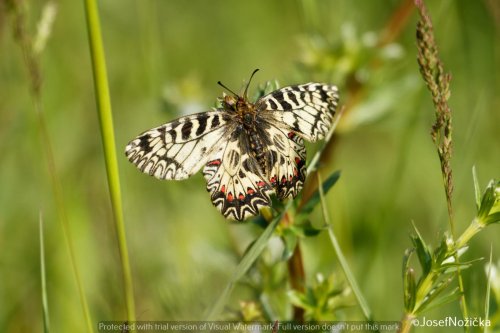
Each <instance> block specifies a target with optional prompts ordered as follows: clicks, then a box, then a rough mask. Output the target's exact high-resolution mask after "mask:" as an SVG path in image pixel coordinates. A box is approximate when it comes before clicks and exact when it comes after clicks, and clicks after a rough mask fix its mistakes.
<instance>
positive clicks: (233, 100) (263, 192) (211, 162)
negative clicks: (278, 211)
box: [126, 83, 338, 220]
mask: <svg viewBox="0 0 500 333" xmlns="http://www.w3.org/2000/svg"><path fill="white" fill-rule="evenodd" d="M337 102H338V95H337V88H336V87H335V86H331V85H327V84H322V83H307V84H302V85H296V86H288V87H284V88H282V89H278V90H276V91H274V92H272V93H270V94H268V95H266V96H263V97H261V98H260V99H258V100H257V101H256V102H255V103H251V102H249V101H248V98H247V97H246V90H245V93H244V94H243V96H238V95H235V96H225V97H224V98H223V100H222V107H221V108H218V109H216V110H213V111H207V112H203V113H199V114H194V115H191V116H186V117H182V118H179V119H177V120H174V121H172V122H169V123H166V124H164V125H161V126H159V127H157V128H153V129H151V130H148V131H146V132H144V133H142V134H141V135H139V136H138V137H137V138H136V139H134V140H132V141H131V142H130V143H129V144H128V145H127V147H126V155H127V157H128V159H129V160H130V161H131V162H132V163H134V164H135V165H136V166H137V167H138V168H139V169H140V170H141V171H142V172H144V173H147V174H150V175H152V176H155V177H157V178H159V179H176V180H180V179H185V178H188V177H189V176H191V175H192V174H194V173H195V172H196V171H198V170H199V169H201V168H203V175H204V177H205V179H206V181H207V190H208V192H210V194H211V199H212V203H213V204H214V205H215V206H216V207H217V208H218V209H219V210H220V211H221V213H222V214H223V215H224V217H226V218H229V219H235V220H244V219H246V218H248V217H250V216H254V215H257V214H258V213H259V209H260V208H261V207H263V206H269V205H270V197H269V195H270V194H273V193H274V194H276V196H277V197H278V199H280V200H283V199H286V198H288V197H293V198H294V197H295V196H296V195H297V194H298V193H299V192H300V190H301V189H302V186H303V183H304V181H305V177H306V168H305V160H306V151H305V147H304V142H303V138H304V139H307V140H308V141H316V140H318V139H322V138H323V137H324V136H325V135H326V133H327V132H328V130H329V128H330V126H331V123H332V119H333V114H334V112H335V108H336V106H337Z"/></svg>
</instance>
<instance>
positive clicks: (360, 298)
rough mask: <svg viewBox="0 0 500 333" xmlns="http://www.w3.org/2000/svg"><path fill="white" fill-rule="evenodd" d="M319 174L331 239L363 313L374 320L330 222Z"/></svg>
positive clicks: (322, 204)
mask: <svg viewBox="0 0 500 333" xmlns="http://www.w3.org/2000/svg"><path fill="white" fill-rule="evenodd" d="M317 175H318V184H319V185H318V189H319V197H320V200H321V208H322V210H323V219H324V220H325V224H326V225H327V226H328V235H329V236H330V241H331V243H332V246H333V249H334V251H335V254H336V256H337V258H338V260H339V263H340V267H342V270H343V271H344V275H345V277H346V279H347V281H348V282H349V285H350V286H351V288H352V291H353V293H354V296H355V297H356V299H357V301H358V304H359V306H360V307H361V310H362V311H363V314H364V316H365V318H366V319H367V320H369V321H370V320H372V312H371V310H370V307H369V305H368V302H367V301H366V299H365V297H364V296H363V293H362V292H361V289H360V288H359V285H358V283H357V282H356V278H355V277H354V274H353V273H352V271H351V268H350V267H349V264H348V263H347V259H346V258H345V256H344V253H343V252H342V249H341V248H340V244H339V242H338V240H337V237H336V236H335V233H334V232H333V226H332V225H331V223H330V216H329V214H328V210H327V208H326V202H325V195H324V193H323V186H321V184H323V180H322V179H321V174H320V172H318V173H317Z"/></svg>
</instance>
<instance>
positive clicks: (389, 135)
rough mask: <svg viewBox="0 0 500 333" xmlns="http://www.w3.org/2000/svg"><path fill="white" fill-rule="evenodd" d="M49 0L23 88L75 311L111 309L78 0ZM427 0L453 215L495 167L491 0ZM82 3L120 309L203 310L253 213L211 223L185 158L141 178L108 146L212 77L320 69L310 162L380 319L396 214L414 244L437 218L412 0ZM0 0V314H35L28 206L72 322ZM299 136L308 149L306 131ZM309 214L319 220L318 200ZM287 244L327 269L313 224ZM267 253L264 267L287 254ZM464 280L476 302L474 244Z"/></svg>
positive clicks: (395, 313) (14, 47)
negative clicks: (92, 8)
mask: <svg viewBox="0 0 500 333" xmlns="http://www.w3.org/2000/svg"><path fill="white" fill-rule="evenodd" d="M20 4H21V6H20V8H21V11H22V13H23V15H24V19H25V20H26V25H25V29H26V32H27V33H28V34H30V35H31V36H32V38H35V37H34V35H35V32H36V29H37V24H38V22H39V21H40V18H41V17H42V16H43V15H42V12H43V8H44V6H45V5H46V2H45V1H43V2H42V1H36V2H35V1H24V2H23V1H21V2H20ZM52 4H55V5H56V8H57V13H56V16H55V19H54V22H53V25H52V27H51V30H50V35H49V36H48V39H47V43H46V46H45V48H44V49H43V52H42V53H40V54H39V61H40V66H41V69H42V80H43V84H42V105H43V109H44V112H45V117H46V121H47V125H48V130H49V133H50V136H51V139H52V143H53V147H52V148H53V151H54V155H55V159H56V167H57V171H58V173H59V176H60V178H61V182H62V187H63V193H64V203H65V205H66V208H67V212H68V219H69V221H70V226H71V234H72V236H73V241H74V245H75V248H76V257H77V264H78V266H79V269H80V272H81V274H82V281H83V287H84V289H85V293H86V295H87V298H88V302H89V308H90V311H91V316H92V319H93V321H94V322H96V323H97V322H98V321H101V320H125V319H126V313H125V306H124V296H123V292H122V277H121V266H120V260H119V253H118V248H117V241H116V236H115V229H114V224H113V222H112V212H111V208H110V200H109V193H108V188H107V180H106V172H105V165H104V159H103V150H102V143H101V136H100V131H99V123H98V118H97V112H96V104H95V96H94V86H93V78H92V71H91V66H90V56H89V47H88V41H87V31H86V25H85V19H84V8H83V4H81V3H79V2H78V1H58V2H52ZM428 6H429V10H430V13H431V16H432V18H433V21H434V27H435V33H436V38H437V43H438V45H439V47H440V49H439V50H440V55H441V58H442V60H443V62H444V64H445V69H446V70H447V71H449V72H451V73H452V75H453V79H452V82H451V93H452V96H451V99H450V103H451V107H452V110H453V127H454V132H453V134H454V156H453V160H452V166H453V171H454V185H455V193H454V201H453V203H454V211H455V221H456V229H457V233H460V232H461V231H463V230H464V229H465V228H466V227H467V225H468V224H469V223H470V221H471V220H472V218H473V217H474V216H475V204H474V202H475V201H474V190H473V182H472V173H471V169H472V166H473V165H475V166H476V168H477V171H478V174H479V180H480V184H481V186H482V187H483V188H484V186H486V184H487V182H488V181H489V179H491V178H495V177H499V175H500V173H499V172H500V168H499V167H500V153H499V152H500V149H499V148H500V126H499V124H500V112H499V106H500V98H499V94H498V92H499V85H498V80H499V78H500V75H499V74H500V68H499V64H500V50H499V47H500V43H499V42H500V39H499V36H500V35H499V32H500V30H499V29H500V4H499V2H498V1H494V0H484V1H466V0H462V1H451V0H448V1H428ZM99 9H100V16H101V24H102V33H103V39H104V46H105V51H106V58H107V65H108V75H109V80H110V82H109V83H110V91H111V99H112V106H113V115H114V125H115V133H116V140H117V151H118V157H119V167H120V176H121V186H122V192H123V205H124V213H125V223H126V231H127V241H128V246H129V251H130V261H131V266H132V273H133V281H134V290H135V299H136V310H137V311H136V312H137V318H138V319H139V320H174V319H175V320H201V319H203V318H204V314H205V313H206V311H207V309H209V308H211V307H212V306H213V303H214V302H215V300H216V298H217V296H218V295H219V294H220V293H221V291H222V289H223V288H224V286H225V284H226V282H227V281H228V280H229V278H230V276H231V272H232V270H233V269H234V267H235V266H236V264H237V263H238V262H239V260H240V258H241V255H242V253H243V252H244V251H245V249H246V248H247V247H248V246H249V244H250V243H251V242H252V241H253V240H254V239H255V238H256V237H258V235H259V234H260V233H261V229H260V228H259V227H258V226H256V225H255V224H253V223H240V224H231V223H228V222H227V221H225V220H224V219H223V218H222V216H221V214H220V213H219V212H218V211H217V210H216V209H215V208H214V207H213V206H212V204H211V203H210V200H209V196H208V194H207V192H206V190H205V182H204V180H203V177H202V176H201V175H200V174H198V175H196V176H194V177H192V178H191V179H189V180H186V181H180V182H173V181H172V182H160V181H158V180H156V179H154V178H152V177H148V176H145V175H143V174H142V173H140V172H138V171H137V170H136V168H135V167H134V166H133V165H131V164H130V163H129V162H128V161H127V160H126V158H125V156H124V154H123V150H124V147H125V145H126V144H127V142H128V141H129V140H131V139H133V138H134V137H135V136H136V135H138V134H139V133H140V132H142V131H144V130H146V129H148V128H151V127H153V126H157V125H159V124H161V123H164V122H167V121H170V120H172V119H174V118H175V117H178V116H180V115H183V114H187V113H193V112H199V111H203V110H207V109H208V108H209V107H212V106H213V105H214V102H215V99H216V97H218V96H221V93H222V89H221V87H219V86H218V85H217V84H216V82H217V81H218V80H221V81H222V82H223V83H224V84H226V85H227V86H229V87H231V88H232V89H234V90H239V89H240V88H241V87H242V86H243V83H244V82H245V80H247V79H248V77H249V75H250V73H251V72H252V70H253V69H255V68H260V69H261V71H260V72H259V73H258V74H257V76H256V77H255V78H254V82H253V87H251V90H253V91H255V90H256V87H257V86H258V85H264V84H265V82H266V81H272V80H278V81H279V83H280V84H281V85H288V84H295V83H304V82H308V81H319V82H329V83H333V84H336V85H338V86H339V88H340V96H341V104H342V105H346V107H347V108H346V115H345V116H344V117H343V119H342V120H341V123H340V125H339V129H338V131H337V134H336V136H335V144H334V145H332V146H331V147H330V149H329V151H328V154H329V162H328V163H327V164H324V165H322V166H321V172H322V175H323V178H326V176H327V175H328V174H330V173H331V172H333V171H335V170H341V172H342V174H341V178H340V180H339V182H338V183H337V184H336V185H335V186H334V188H333V189H332V190H331V191H330V192H329V193H328V195H327V201H328V210H329V212H330V215H331V219H332V222H333V224H334V229H335V232H336V235H337V237H338V238H339V241H340V243H341V244H340V245H341V247H342V249H343V250H344V252H345V255H346V257H347V259H348V262H349V264H350V266H351V268H352V269H353V271H354V274H355V276H356V278H357V280H358V282H359V284H360V287H361V289H362V291H363V294H364V295H365V297H366V298H367V300H368V303H369V304H370V306H371V308H372V310H373V312H374V318H375V319H376V320H399V319H400V318H401V315H402V313H403V300H402V279H401V262H402V257H403V254H404V251H405V249H406V248H409V247H411V242H410V239H409V237H408V236H409V234H410V233H411V232H412V230H413V229H412V222H414V223H415V225H416V226H417V227H418V228H419V230H420V232H421V233H422V234H423V237H424V238H425V239H426V240H427V241H428V242H429V243H433V244H435V243H436V242H437V241H438V240H439V238H440V236H439V235H440V234H441V233H442V232H444V231H445V230H447V229H448V228H449V226H448V217H447V211H446V201H445V196H444V190H443V185H442V180H441V173H440V167H439V160H438V157H437V154H436V150H435V147H434V145H433V143H432V141H431V138H430V135H429V133H430V127H431V125H432V123H433V122H434V109H433V106H432V102H431V98H430V95H429V93H428V91H427V90H426V89H425V85H424V83H423V81H422V80H421V78H420V75H419V70H418V66H417V62H416V47H415V23H416V20H417V13H416V11H415V10H414V8H413V7H412V4H411V2H409V1H380V0H378V1H347V0H344V1H312V0H311V1H307V0H304V1H285V0H278V1H266V0H258V1H245V2H244V1H240V2H236V1H227V0H226V1H223V0H212V1H202V0H193V1H159V0H156V1H154V0H147V1H131V0H122V1H100V3H99ZM0 10H1V15H0V29H1V30H0V50H1V52H0V78H1V80H0V155H1V156H2V159H1V163H0V331H1V332H28V331H31V332H34V331H41V330H42V311H41V286H40V258H39V231H38V221H39V214H40V213H41V214H42V216H43V220H44V236H45V242H46V243H45V245H46V252H45V256H46V257H45V264H46V269H47V272H46V274H47V292H48V303H49V311H50V313H49V315H50V320H51V328H52V331H53V332H70V331H72V332H79V331H84V330H85V329H84V327H85V323H84V318H83V315H82V310H81V306H80V300H79V296H78V292H77V287H76V284H75V280H74V276H73V273H72V270H71V267H70V259H69V255H68V250H67V246H66V243H65V240H64V236H63V232H62V228H61V224H60V223H59V221H58V217H57V211H56V208H55V204H54V200H53V196H52V191H51V187H50V180H49V173H48V170H47V166H46V165H47V164H46V160H45V156H44V153H43V149H42V146H41V145H42V141H41V139H40V133H39V130H38V123H37V120H36V115H35V111H34V108H33V101H32V98H31V96H30V93H29V80H30V78H29V75H28V71H27V69H26V66H25V65H24V62H23V53H22V52H21V49H20V47H19V44H18V43H16V40H15V38H14V37H13V36H14V30H15V27H16V21H15V17H16V13H15V11H14V10H13V9H12V7H11V6H9V5H8V2H3V3H2V5H0ZM308 148H309V150H308V155H309V156H312V154H313V152H314V150H315V149H316V148H317V146H315V145H308ZM311 220H312V221H313V223H315V224H317V225H320V224H321V221H322V217H321V210H320V209H316V210H315V211H314V213H313V215H312V216H311ZM499 235H500V229H499V227H498V226H491V227H489V228H488V231H486V232H482V233H480V234H478V236H477V237H475V238H474V239H473V240H472V242H471V244H470V250H469V251H468V252H467V254H466V255H465V256H466V259H469V260H470V259H474V258H478V257H488V256H489V252H490V246H493V260H494V261H495V262H496V261H498V260H500V256H499V254H500V249H499V245H498V239H499V237H498V236H499ZM301 244H302V249H303V254H304V264H305V272H306V279H307V280H306V281H307V283H309V284H312V283H313V281H314V279H315V276H316V275H317V274H318V273H321V274H323V275H325V276H329V275H330V274H332V273H334V276H335V278H338V281H339V282H338V283H339V284H342V283H344V282H342V281H343V280H344V279H343V277H342V273H341V270H340V268H339V265H338V262H337V259H336V257H335V255H334V252H333V250H332V248H331V244H330V242H329V240H328V237H327V234H326V232H322V233H321V234H320V235H319V236H317V237H309V238H306V239H303V240H301ZM272 250H273V249H272V247H271V248H270V249H269V253H271V254H269V253H267V254H268V255H272ZM269 260H270V261H269ZM269 260H268V262H271V263H273V265H274V264H275V265H274V266H275V268H276V269H279V268H280V267H281V268H282V270H283V267H285V266H284V265H286V264H285V263H283V262H279V260H278V261H276V262H273V261H272V259H269ZM273 265H271V266H273ZM285 270H286V269H285ZM259 272H260V273H259ZM278 275H279V274H278ZM269 279H270V278H269V277H267V278H266V277H265V276H263V274H262V270H260V271H259V270H257V271H256V272H254V276H253V277H252V276H249V277H248V279H247V280H245V281H244V282H243V283H241V284H239V285H237V286H236V289H235V290H234V292H233V294H232V296H231V303H230V304H227V307H226V310H225V312H224V313H225V318H237V313H238V311H240V310H241V308H240V304H239V302H240V301H247V302H248V301H255V302H256V303H257V304H259V305H260V304H261V303H265V302H264V301H263V299H265V298H263V297H261V295H262V293H261V292H262V289H261V290H259V288H256V287H255V284H257V285H259V286H261V287H262V286H263V287H262V288H263V289H265V288H266V287H267V288H268V289H269V286H270V284H272V282H266V281H268V280H269ZM464 280H465V286H466V287H465V289H466V297H467V299H468V300H469V307H470V312H471V314H473V315H476V316H481V315H483V317H484V313H483V311H484V297H485V296H484V295H485V292H486V275H485V270H484V261H482V262H477V263H475V264H474V265H473V266H472V267H471V268H470V269H469V270H467V271H466V272H464ZM255 281H257V282H255ZM266 283H268V284H267V285H266ZM276 288H278V289H279V288H282V289H283V290H286V289H287V285H286V283H281V284H278V287H276ZM264 294H265V295H267V296H268V298H269V299H271V301H270V302H268V304H270V309H271V310H272V311H273V313H275V315H276V316H277V317H276V318H275V319H281V320H285V319H288V317H287V316H289V315H290V308H289V306H288V305H286V304H288V303H287V301H286V299H283V298H280V297H279V296H276V295H273V293H272V292H270V291H269V290H267V294H266V293H264ZM273 299H274V300H273ZM350 304H351V305H352V306H351V307H349V308H347V309H346V310H343V311H342V312H339V314H338V318H340V319H351V320H361V319H363V317H362V314H361V312H360V310H359V308H358V307H357V306H356V305H355V302H354V301H352V302H351V303H350ZM495 309H496V308H493V310H495ZM445 315H456V316H460V315H461V314H460V309H459V306H458V303H457V302H454V303H450V304H448V305H446V306H443V307H440V308H438V309H437V310H435V311H432V312H430V313H429V314H428V316H429V317H432V318H442V317H443V316H445Z"/></svg>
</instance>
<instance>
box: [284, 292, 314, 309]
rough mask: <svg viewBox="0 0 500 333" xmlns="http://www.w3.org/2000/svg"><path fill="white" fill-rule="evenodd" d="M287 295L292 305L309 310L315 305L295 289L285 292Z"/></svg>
mask: <svg viewBox="0 0 500 333" xmlns="http://www.w3.org/2000/svg"><path fill="white" fill-rule="evenodd" d="M287 296H288V299H289V300H290V303H292V305H295V306H297V307H299V308H302V309H306V310H309V311H314V307H315V306H314V304H311V303H310V299H309V298H308V297H307V295H306V294H304V293H301V292H298V291H297V290H289V291H288V292H287Z"/></svg>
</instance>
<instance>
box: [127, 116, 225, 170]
mask: <svg viewBox="0 0 500 333" xmlns="http://www.w3.org/2000/svg"><path fill="white" fill-rule="evenodd" d="M229 120H230V117H229V116H228V115H226V114H225V113H224V112H221V111H209V112H203V113H198V114H194V115H191V116H187V117H182V118H179V119H177V120H174V121H172V122H169V123H166V124H164V125H162V126H159V127H156V128H153V129H151V130H149V131H146V132H144V133H142V134H141V135H139V136H138V137H137V138H135V139H134V140H132V141H131V142H130V143H129V144H128V145H127V147H126V148H125V154H126V155H127V157H128V159H129V161H130V162H132V163H134V164H135V165H136V166H137V167H138V168H139V169H140V170H141V171H142V172H144V173H147V174H149V175H151V176H155V177H156V178H159V179H176V180H180V179H186V178H188V177H189V176H191V175H193V174H194V173H196V172H197V171H198V170H199V169H200V168H201V167H202V166H203V165H204V164H205V163H206V162H207V160H208V159H209V158H210V155H211V154H212V152H213V151H214V150H215V149H216V148H217V145H218V144H222V143H223V142H222V141H221V138H222V137H223V136H224V135H225V133H227V132H228V131H230V130H231V127H234V125H232V123H231V122H229Z"/></svg>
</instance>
